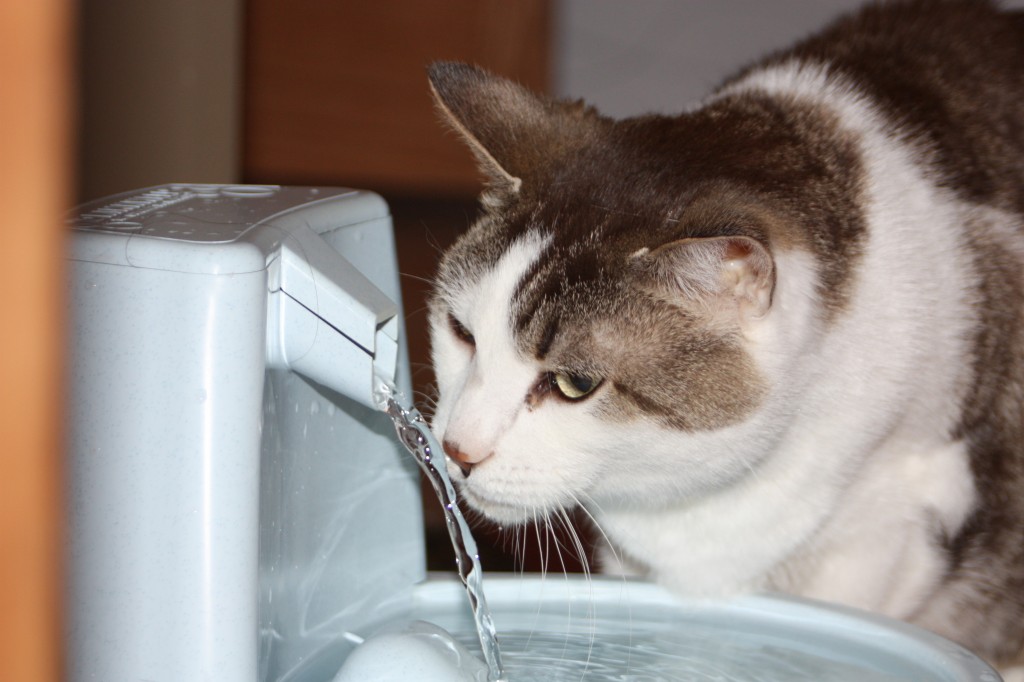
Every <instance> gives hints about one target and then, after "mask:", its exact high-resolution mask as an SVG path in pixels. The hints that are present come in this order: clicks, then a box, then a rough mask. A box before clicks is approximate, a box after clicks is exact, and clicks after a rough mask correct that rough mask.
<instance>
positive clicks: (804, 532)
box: [430, 2, 1024, 663]
mask: <svg viewBox="0 0 1024 682" xmlns="http://www.w3.org/2000/svg"><path fill="white" fill-rule="evenodd" d="M681 68H685V65H682V66H681ZM430 78H431V83H432V86H433V89H434V93H435V96H436V99H437V101H438V104H439V106H440V108H441V110H442V111H443V112H444V115H445V116H446V118H447V119H448V121H449V122H450V123H451V125H453V126H454V127H455V128H456V129H457V130H459V131H460V132H461V133H462V134H463V136H464V137H465V139H466V140H467V141H468V142H469V144H470V146H471V148H472V149H473V150H474V152H475V153H476V155H477V157H478V160H479V161H480V163H481V166H482V167H483V168H484V170H485V171H486V173H487V175H488V177H489V181H490V182H489V187H488V189H487V191H486V192H485V194H484V196H483V198H482V205H483V209H484V211H483V215H482V218H481V219H480V220H479V221H478V222H477V223H476V224H475V225H474V226H473V227H472V229H470V230H469V232H468V233H466V234H465V235H464V236H463V237H462V238H461V239H460V240H459V241H458V242H457V244H456V245H455V246H454V247H453V248H452V249H451V250H450V251H449V252H448V253H447V254H446V256H445V258H444V260H443V262H442V265H441V267H440V272H439V275H438V278H437V288H436V294H435V296H434V298H433V301H432V303H431V313H430V315H431V317H430V320H431V328H432V341H433V353H434V362H435V365H436V370H437V376H438V386H439V402H438V406H437V412H436V416H435V418H434V427H435V428H436V430H437V431H438V432H439V434H440V435H441V436H442V438H443V439H444V440H445V442H446V449H447V450H448V451H449V454H450V455H451V457H452V460H453V465H452V466H451V467H450V468H451V469H452V473H453V475H454V476H455V478H456V479H457V480H458V481H459V483H460V486H461V490H462V493H463V495H464V497H465V498H466V499H467V500H468V501H469V502H470V503H471V504H472V505H473V506H474V507H476V508H477V509H478V510H480V511H481V512H482V513H483V514H484V515H486V516H488V517H490V518H492V519H494V520H495V521H497V522H498V523H500V524H514V523H518V522H522V521H525V520H527V519H530V518H532V517H537V516H543V515H545V514H549V513H552V512H554V511H557V510H559V509H561V508H567V507H570V506H572V505H575V504H577V503H579V504H582V505H583V506H584V507H586V508H587V509H588V510H589V512H590V513H591V514H592V515H593V517H594V518H595V520H596V522H597V524H598V525H599V526H600V528H601V529H602V530H603V532H604V533H605V534H606V535H607V540H608V541H609V543H610V549H609V551H608V552H606V555H607V558H608V560H609V561H610V562H611V563H612V564H613V565H612V566H611V568H610V570H622V569H627V570H631V571H633V572H638V573H640V574H644V575H648V576H650V577H651V578H653V579H655V580H657V581H659V582H661V583H663V584H665V585H667V586H669V587H671V588H672V589H675V590H678V591H679V592H682V593H686V594H704V595H706V594H727V593H733V592H737V591H746V590H755V589H770V590H782V591H786V592H791V593H795V594H800V595H806V596H809V597H816V598H822V599H826V600H832V601H836V602H842V603H845V604H850V605H854V606H858V607H863V608H867V609H873V610H875V611H879V612H881V613H885V614H888V615H890V616H895V617H898V618H903V619H907V620H909V621H912V622H915V623H918V624H920V625H923V626H926V627H928V628H931V629H933V630H935V631H937V632H939V633H941V634H943V635H946V636H948V637H950V638H952V639H954V640H958V641H960V642H962V643H964V644H966V645H967V646H969V647H971V648H973V649H974V650H976V651H978V652H979V653H980V654H982V655H984V656H986V657H988V658H990V659H991V660H993V661H997V662H1000V663H1006V662H1009V661H1011V660H1013V659H1015V658H1016V657H1018V656H1020V652H1021V647H1022V642H1024V220H1022V214H1024V19H1022V17H1021V16H1020V15H1017V14H1013V13H1000V12H999V11H998V10H997V9H995V8H993V7H991V6H990V5H988V4H986V3H982V2H913V3H909V4H907V3H902V4H895V5H879V6H872V7H868V8H866V9H865V10H863V11H862V12H860V13H858V14H856V15H853V16H852V17H850V18H846V19H843V20H840V21H839V22H837V23H835V24H834V25H832V26H831V27H829V28H828V29H827V30H825V31H824V32H823V33H821V34H820V35H818V36H816V37H813V38H811V39H808V40H806V41H804V42H802V43H801V44H799V45H797V46H796V47H795V48H793V49H791V50H788V51H785V52H781V53H778V54H776V55H773V56H771V57H769V58H768V59H767V60H765V61H763V62H761V63H760V64H758V65H756V66H755V67H753V68H750V69H747V70H745V71H743V72H742V73H740V74H738V75H737V76H735V77H734V78H732V79H730V80H729V81H727V82H726V83H725V85H723V86H722V87H721V88H720V89H718V90H717V91H716V92H714V93H713V94H712V95H711V96H710V97H709V98H708V99H707V100H706V101H705V102H704V103H703V105H702V106H701V107H700V108H697V109H694V110H693V111H690V112H687V113H684V114H682V115H679V116H644V117H639V118H631V119H626V120H620V121H614V120H611V119H608V118H605V117H602V116H601V115H599V114H598V113H597V112H596V111H594V110H593V109H591V108H588V107H586V106H585V105H584V104H582V103H571V102H557V101H553V100H550V99H547V98H544V97H539V96H535V95H532V94H530V93H528V92H527V91H526V90H524V89H522V88H521V87H519V86H517V85H515V84H513V83H511V82H509V81H507V80H504V79H501V78H497V77H495V76H492V75H490V74H487V73H486V72H483V71H481V70H479V69H475V68H473V67H469V66H464V65H458V64H438V65H435V66H434V67H433V68H432V69H431V72H430ZM556 373H563V374H572V375H577V376H581V377H593V378H595V379H600V380H602V383H601V384H600V385H599V386H598V388H597V389H596V390H595V391H594V392H593V393H591V394H589V395H588V396H586V397H584V398H583V399H581V400H578V401H571V400H568V399H565V398H564V397H562V396H561V395H560V393H559V391H558V389H557V387H555V386H554V385H553V383H552V376H553V375H554V374H556ZM470 467H471V468H470ZM459 469H462V470H463V472H469V475H468V476H467V475H466V473H463V472H460V471H459Z"/></svg>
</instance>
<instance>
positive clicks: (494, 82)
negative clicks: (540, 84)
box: [428, 62, 600, 194]
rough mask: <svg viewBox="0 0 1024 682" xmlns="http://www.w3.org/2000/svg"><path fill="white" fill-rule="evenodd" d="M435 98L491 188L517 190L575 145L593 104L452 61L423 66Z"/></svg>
mask: <svg viewBox="0 0 1024 682" xmlns="http://www.w3.org/2000/svg"><path fill="white" fill-rule="evenodd" d="M428 75H429V77H430V87H431V90H432V91H433V94H434V102H435V104H436V105H437V108H438V110H439V111H440V112H441V115H442V117H443V118H444V119H445V121H446V122H447V123H448V124H449V125H450V126H452V128H454V129H455V130H456V131H457V132H458V133H459V134H460V135H461V136H462V137H463V139H465V140H466V142H467V144H468V145H469V147H470V149H472V151H473V154H474V155H475V156H476V158H477V162H478V163H479V165H480V168H481V170H482V171H483V172H484V174H485V176H486V177H487V179H488V183H489V186H490V189H491V190H492V191H497V192H498V193H500V194H516V193H518V192H519V191H520V189H521V188H522V186H523V182H524V181H525V182H529V181H530V180H531V179H532V176H535V175H536V174H537V172H538V171H539V169H542V168H544V167H546V166H547V165H549V164H550V163H551V162H552V160H554V159H556V158H558V157H559V156H560V155H563V154H565V153H566V152H567V151H569V150H571V149H573V148H575V147H576V146H577V145H578V144H579V143H580V142H581V141H582V140H583V139H584V138H585V137H586V133H587V130H588V127H589V123H590V122H596V121H598V120H599V118H600V117H599V116H598V115H597V113H596V112H595V111H594V110H593V109H589V108H587V107H585V106H583V105H582V104H581V103H578V102H559V101H556V100H553V99H550V98H546V97H542V96H539V95H535V94H534V93H532V92H530V91H529V90H527V89H526V88H524V87H522V86H521V85H518V84H517V83H513V82H512V81H510V80H508V79H506V78H501V77H499V76H495V75H493V74H491V73H488V72H487V71H484V70H483V69H480V68H478V67H475V66H470V65H468V64H460V63H457V62H437V63H435V64H432V65H431V66H430V69H429V70H428Z"/></svg>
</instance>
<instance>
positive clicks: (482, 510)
mask: <svg viewBox="0 0 1024 682" xmlns="http://www.w3.org/2000/svg"><path fill="white" fill-rule="evenodd" d="M459 494H460V496H461V497H462V499H463V500H465V502H466V503H467V504H468V505H469V507H470V508H471V509H472V510H473V511H474V512H476V513H477V514H479V515H481V516H483V517H485V518H486V519H488V520H489V521H491V522H493V523H496V524H497V525H499V526H503V527H504V526H519V525H523V524H526V523H529V522H531V521H535V520H538V519H542V518H544V517H546V516H547V515H548V513H549V512H550V511H551V508H549V506H548V505H539V506H524V505H523V504H522V502H521V501H517V502H506V501H504V500H498V499H494V498H491V497H488V496H487V495H483V494H481V493H480V492H478V491H475V490H473V489H472V488H470V487H469V486H467V485H465V484H464V483H463V484H462V485H459Z"/></svg>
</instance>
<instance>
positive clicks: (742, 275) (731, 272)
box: [634, 236, 775, 321]
mask: <svg viewBox="0 0 1024 682" xmlns="http://www.w3.org/2000/svg"><path fill="white" fill-rule="evenodd" d="M634 260H635V261H636V266H637V267H639V268H640V269H641V271H642V272H644V274H645V279H647V280H648V282H649V284H650V285H653V286H654V287H656V288H657V289H659V290H660V292H661V293H662V294H663V295H667V296H669V297H672V298H674V297H682V299H683V300H685V301H688V302H692V303H697V304H700V305H702V306H704V307H705V308H708V309H711V310H717V311H731V310H737V311H738V313H739V314H740V316H741V318H742V320H746V321H749V320H756V319H759V318H761V317H764V316H765V315H766V314H767V313H768V310H769V309H770V308H771V304H772V294H773V293H774V289H775V265H774V262H773V260H772V256H771V253H770V252H769V251H768V249H767V248H766V247H765V246H764V245H762V244H761V243H760V242H758V241H757V240H755V239H752V238H750V237H741V236H729V237H698V238H692V239H680V240H678V241H674V242H670V243H668V244H665V245H663V246H660V247H658V248H656V249H653V250H650V251H644V252H642V253H637V254H634Z"/></svg>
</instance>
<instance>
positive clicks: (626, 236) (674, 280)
mask: <svg viewBox="0 0 1024 682" xmlns="http://www.w3.org/2000/svg"><path fill="white" fill-rule="evenodd" d="M430 80H431V85H432V87H433V91H434V94H435V98H436V101H437V104H438V106H439V108H440V110H441V111H442V113H443V115H444V116H445V118H446V119H447V121H448V123H449V124H450V125H451V126H452V127H453V128H454V129H456V130H457V131H458V132H459V133H460V134H461V135H462V137H463V138H464V139H465V140H466V142H467V143H468V145H469V146H470V148H471V149H472V151H473V153H474V154H475V155H476V157H477V159H478V161H479V164H480V166H481V168H482V169H483V171H484V172H485V174H486V177H487V180H488V186H487V189H486V191H485V194H484V195H483V197H482V206H483V215H482V217H481V218H480V219H479V221H478V222H477V223H476V224H475V225H474V226H473V227H472V228H471V229H470V230H469V231H468V232H467V233H466V234H465V235H463V236H462V237H461V238H460V239H459V240H458V242H457V243H456V244H455V245H454V246H453V247H452V249H451V250H450V251H449V252H448V253H447V254H446V255H445V257H444V259H443V261H442V263H441V266H440V270H439V273H438V276H437V281H436V289H435V293H434V296H433V299H432V301H431V304H430V325H431V335H432V353H433V360H434V365H435V368H436V373H437V378H438V388H439V401H438V405H437V411H436V415H435V417H434V423H433V425H434V428H435V430H436V431H437V432H438V435H439V436H440V437H441V438H442V439H443V440H444V442H445V447H446V450H447V451H448V453H449V456H450V457H451V459H452V465H451V466H450V467H449V469H450V470H451V472H452V474H453V478H454V479H455V480H456V481H458V482H459V483H460V486H461V489H462V492H463V495H464V497H465V499H467V500H468V501H469V502H470V504H472V505H473V506H474V507H476V508H477V509H479V510H480V511H482V512H483V513H484V514H485V515H487V516H489V517H490V518H492V519H494V520H495V521H498V522H499V523H503V524H506V523H515V522H520V521H524V520H527V519H529V518H532V517H537V516H543V515H545V514H548V513H550V512H552V511H553V510H555V509H558V508H559V507H569V506H572V505H574V504H575V503H577V502H583V503H591V502H593V503H595V504H598V505H615V504H625V505H628V504H635V502H636V501H637V500H643V501H644V503H650V504H663V503H665V504H667V503H669V502H670V501H671V500H676V499H679V497H680V496H686V495H701V494H704V493H706V492H707V491H709V490H712V489H714V488H715V487H717V486H722V485H726V484H727V483H729V482H730V481H733V480H735V479H736V478H737V477H741V476H743V475H746V473H747V472H749V471H750V469H751V467H752V466H753V465H754V464H755V463H754V462H751V461H750V455H749V454H748V453H747V451H746V450H745V449H744V448H743V447H739V445H738V444H739V443H742V442H746V441H749V439H751V438H765V437H770V435H766V434H770V432H771V428H770V427H768V426H766V422H767V421H769V420H768V418H767V417H766V416H764V414H763V413H764V410H763V407H764V404H765V402H766V399H767V396H768V395H769V394H770V393H771V390H772V385H773V382H774V378H773V372H775V369H777V368H775V369H773V364H772V363H773V362H774V361H773V360H772V353H774V352H775V351H776V348H775V346H777V345H779V344H781V343H783V341H784V340H783V339H781V338H780V336H779V332H778V330H777V328H778V324H776V323H775V322H774V321H773V317H777V315H776V314H775V308H776V307H777V304H776V302H775V298H776V257H775V253H774V250H773V246H775V244H773V242H777V241H780V240H783V241H784V240H785V239H786V235H787V230H786V228H785V227H784V226H780V225H779V223H782V222H784V221H786V220H788V219H790V218H789V217H788V216H786V215H784V211H782V212H780V211H779V210H778V207H777V206H775V207H773V206H772V205H771V202H767V201H765V200H764V197H763V196H762V195H761V194H760V193H759V192H757V191H753V190H751V189H750V188H751V187H754V186H757V184H758V183H760V186H764V184H765V182H766V181H767V182H768V183H769V184H770V181H771V178H770V177H768V171H766V170H765V169H764V168H761V167H758V165H757V163H756V162H754V161H748V160H747V156H746V155H745V154H744V152H743V145H744V144H745V143H746V144H760V145H762V146H764V145H772V144H774V142H773V141H772V139H767V138H766V137H765V135H766V133H765V132H764V130H758V129H755V128H756V126H754V127H752V129H751V130H748V131H746V132H745V133H744V131H743V127H744V125H746V123H745V122H744V121H743V120H740V119H736V120H733V119H734V118H735V117H734V116H733V114H730V113H729V111H728V110H722V111H719V112H715V111H712V112H710V113H708V114H701V115H696V116H692V117H689V118H688V119H685V120H683V119H679V118H668V117H642V118H637V119H628V120H624V121H613V120H611V119H608V118H605V117H602V116H601V115H599V114H598V113H597V112H596V111H595V110H593V109H592V108H588V107H586V106H584V105H583V104H582V103H577V102H559V101H554V100H551V99H548V98H544V97H540V96H536V95H534V94H532V93H530V92H528V91H527V90H525V89H523V88H521V87H520V86H518V85H516V84H514V83H512V82H510V81H508V80H505V79H502V78H498V77H495V76H493V75H491V74H488V73H487V72H484V71H482V70H480V69H477V68H474V67H470V66H466V65H461V64H450V63H444V64H437V65H435V66H434V67H432V69H431V71H430ZM766 115H769V116H770V115H771V112H767V114H766ZM730 128H739V137H740V139H739V140H737V139H735V138H736V135H735V134H734V135H733V138H734V139H732V140H731V141H730V142H728V143H724V142H722V141H720V140H719V139H718V137H717V136H718V134H719V133H724V132H725V131H726V130H728V129H730ZM762 128H763V126H762ZM732 132H733V133H736V131H735V130H733V131H732ZM744 134H746V135H747V136H748V137H749V138H750V139H749V140H744V139H743V135H744ZM779 144H780V145H782V143H781V142H780V143H779ZM779 149H780V150H783V151H784V145H783V146H780V147H779ZM723 168H727V169H728V171H722V170H721V169H723ZM776 203H778V202H776ZM812 269H813V266H812ZM806 293H807V292H803V294H806ZM797 305H799V304H797ZM755 422H756V423H755Z"/></svg>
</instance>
